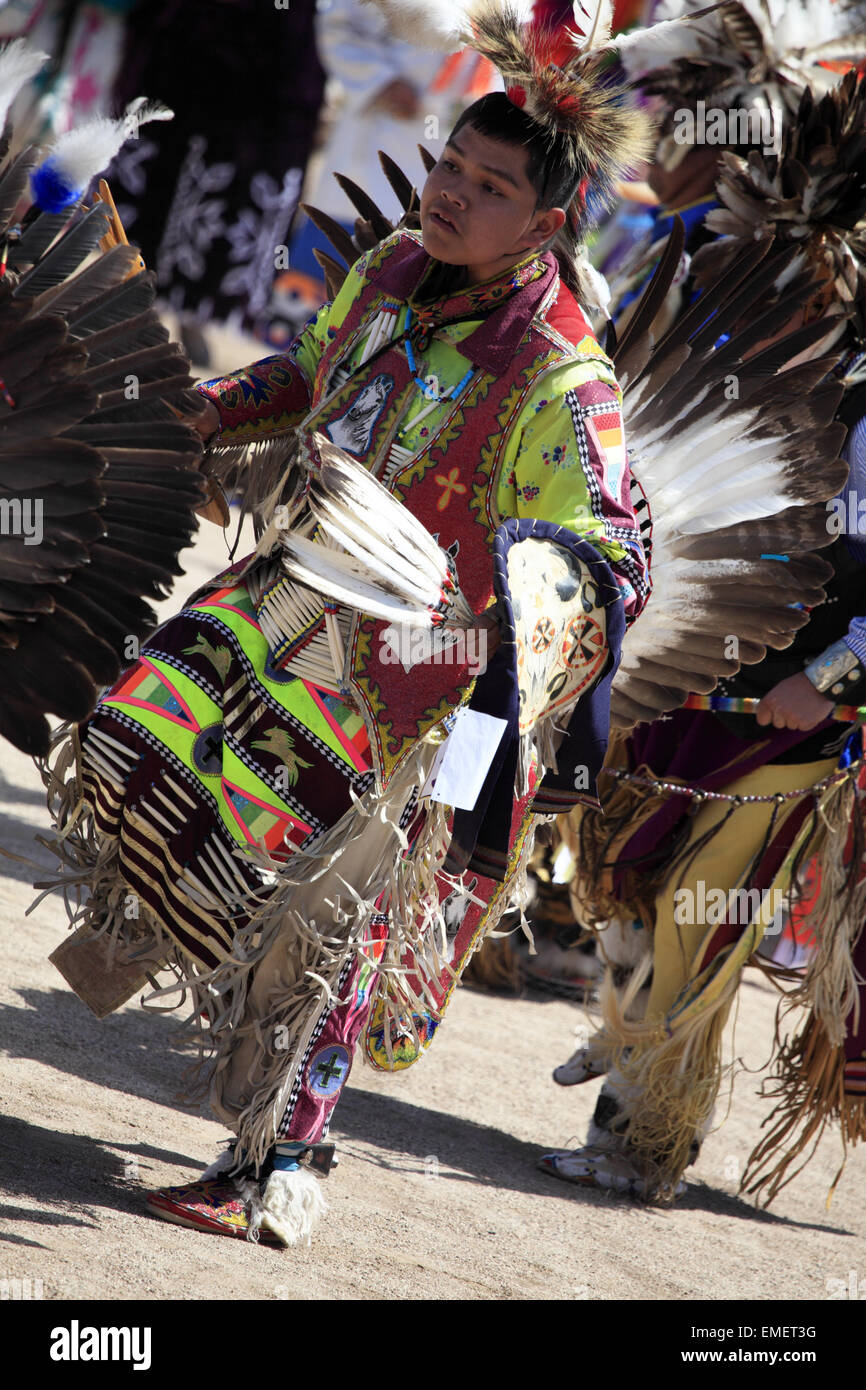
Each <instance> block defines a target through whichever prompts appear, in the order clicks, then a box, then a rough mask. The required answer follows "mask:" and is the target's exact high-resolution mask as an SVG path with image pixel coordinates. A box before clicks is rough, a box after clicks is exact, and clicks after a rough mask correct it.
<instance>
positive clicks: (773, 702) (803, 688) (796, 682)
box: [755, 671, 833, 731]
mask: <svg viewBox="0 0 866 1390" xmlns="http://www.w3.org/2000/svg"><path fill="white" fill-rule="evenodd" d="M832 709H833V702H832V700H827V699H825V697H824V696H823V695H822V694H821V693H820V691H818V690H816V689H815V687H814V685H813V684H812V682H811V681H810V680H809V677H808V676H806V675H804V674H803V672H802V671H798V672H797V674H796V676H788V677H787V679H785V680H783V681H779V684H778V685H774V686H773V688H772V690H768V691H767V693H766V695H765V696H764V698H763V700H761V702H760V704H759V705H758V708H757V710H756V711H755V718H756V719H757V721H758V723H759V724H762V725H766V724H772V725H773V728H774V729H801V730H804V731H805V730H806V729H814V728H815V727H816V725H818V724H821V723H823V721H824V720H825V719H826V718H827V716H828V715H829V714H830V713H831V711H832Z"/></svg>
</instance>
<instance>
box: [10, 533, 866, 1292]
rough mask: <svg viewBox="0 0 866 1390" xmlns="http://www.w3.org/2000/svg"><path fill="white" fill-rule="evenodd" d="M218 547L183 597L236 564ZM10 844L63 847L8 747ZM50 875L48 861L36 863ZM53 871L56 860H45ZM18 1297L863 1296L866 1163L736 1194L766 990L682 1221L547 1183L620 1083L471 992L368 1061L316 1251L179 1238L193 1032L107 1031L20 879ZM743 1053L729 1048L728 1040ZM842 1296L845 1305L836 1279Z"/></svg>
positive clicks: (743, 1016) (552, 1028) (556, 1005)
mask: <svg viewBox="0 0 866 1390" xmlns="http://www.w3.org/2000/svg"><path fill="white" fill-rule="evenodd" d="M224 554H225V546H224V543H223V540H222V538H221V536H220V534H219V532H218V531H217V530H216V529H215V528H213V527H210V526H207V527H206V528H205V531H204V534H203V535H202V537H201V538H200V540H199V542H198V544H197V546H196V547H195V548H194V549H193V550H192V551H191V552H188V553H187V555H186V557H185V558H186V564H187V571H188V573H187V576H186V578H185V579H184V580H182V581H181V582H180V585H179V588H178V590H177V593H176V595H175V597H174V598H173V599H172V600H170V602H169V604H168V605H166V609H165V611H166V612H170V611H171V610H172V608H174V607H176V606H178V599H179V598H182V597H183V595H184V594H186V593H188V592H190V590H191V589H192V588H193V587H194V586H195V585H197V584H198V583H200V582H201V580H202V579H203V578H205V577H206V576H207V575H208V574H210V573H214V572H215V571H216V570H217V569H219V568H220V567H221V565H222V564H223V563H224V560H223V556H224ZM0 769H2V770H0V839H2V843H3V845H4V846H5V847H6V848H7V849H9V850H11V851H12V852H13V853H17V854H21V855H28V854H33V853H34V845H33V839H32V836H33V833H34V832H35V831H38V830H39V829H40V828H45V827H46V824H47V822H46V815H45V811H44V808H43V800H42V793H41V787H40V783H39V779H38V777H37V775H36V773H35V770H34V768H33V767H32V765H31V764H30V763H29V762H28V760H27V759H26V758H24V757H23V756H21V755H19V754H17V753H16V752H14V751H13V750H11V749H10V748H9V747H8V746H7V745H2V747H0ZM36 850H37V852H38V853H39V854H40V855H41V856H42V857H43V860H45V852H44V851H42V850H40V849H39V847H38V846H37V847H36ZM46 862H47V861H46ZM0 870H2V873H3V875H4V876H3V878H2V881H0V936H2V958H3V971H2V977H3V978H2V985H0V1045H2V1054H3V1063H2V1069H3V1077H2V1091H3V1095H4V1103H3V1109H4V1111H5V1114H4V1115H3V1117H2V1119H0V1174H2V1176H0V1197H2V1206H0V1240H2V1242H3V1244H2V1249H0V1283H2V1281H3V1280H6V1279H14V1278H17V1279H30V1280H34V1281H35V1280H41V1281H42V1284H41V1288H42V1294H43V1296H44V1298H46V1299H58V1298H59V1299H63V1298H73V1299H81V1298H84V1299H106V1298H108V1299H115V1298H116V1299H135V1298H143V1299H210V1298H240V1299H285V1298H309V1299H322V1300H325V1299H327V1300H331V1299H334V1298H343V1299H352V1298H360V1299H382V1298H385V1299H397V1300H401V1299H404V1298H406V1297H412V1298H422V1299H423V1298H439V1299H443V1298H444V1299H463V1298H468V1299H484V1300H487V1299H494V1300H495V1299H536V1298H557V1299H597V1298H601V1299H643V1298H655V1299H698V1298H712V1299H717V1298H745V1299H754V1300H762V1299H784V1300H792V1301H798V1300H804V1299H819V1300H820V1299H825V1298H827V1296H828V1281H831V1280H843V1281H848V1280H849V1276H850V1274H851V1272H852V1271H854V1277H855V1278H856V1280H858V1281H859V1286H860V1287H866V1246H864V1236H866V1206H864V1203H863V1199H862V1194H863V1188H864V1180H866V1152H864V1151H858V1152H855V1153H853V1154H852V1156H851V1157H850V1159H849V1162H848V1167H847V1170H846V1172H845V1175H844V1177H843V1179H842V1182H841V1184H840V1187H839V1190H838V1191H837V1193H836V1196H835V1198H834V1201H833V1205H832V1207H831V1209H830V1211H829V1212H827V1211H826V1210H825V1197H826V1194H827V1189H828V1186H829V1184H830V1182H831V1180H832V1178H833V1175H834V1174H835V1172H836V1168H837V1166H838V1164H839V1161H840V1146H839V1142H838V1139H837V1137H836V1136H833V1137H831V1138H829V1139H825V1141H824V1143H823V1144H822V1146H821V1148H820V1150H819V1152H818V1155H817V1157H816V1158H815V1159H814V1160H813V1161H812V1163H811V1164H810V1165H809V1167H808V1169H807V1170H806V1171H805V1173H803V1174H802V1175H801V1177H800V1178H799V1179H797V1181H796V1182H795V1183H793V1184H792V1185H791V1186H790V1187H789V1188H787V1189H786V1191H785V1192H784V1193H783V1194H782V1196H781V1197H780V1198H779V1199H778V1200H777V1202H776V1203H775V1204H774V1206H773V1208H772V1210H771V1211H770V1212H769V1213H767V1212H759V1211H756V1210H755V1209H754V1207H752V1206H751V1205H750V1204H749V1203H747V1202H744V1201H742V1200H740V1199H739V1198H738V1197H737V1196H736V1195H735V1192H736V1187H737V1180H738V1176H739V1173H740V1171H741V1170H742V1168H743V1165H744V1164H745V1160H746V1157H747V1155H748V1153H749V1151H750V1149H751V1148H752V1146H753V1144H754V1142H755V1141H756V1139H757V1137H758V1134H759V1128H760V1124H761V1120H762V1118H763V1117H764V1115H765V1114H766V1113H767V1111H768V1110H769V1108H770V1105H769V1103H768V1102H766V1101H761V1100H760V1099H758V1098H757V1097H756V1094H755V1093H756V1089H757V1085H758V1083H759V1081H760V1078H761V1069H762V1067H763V1065H764V1063H765V1062H766V1060H767V1056H768V1053H769V1049H770V1042H771V1038H772V1025H773V1013H774V1008H775V998H776V996H775V994H774V993H773V992H772V991H771V990H770V988H769V987H768V986H767V985H766V984H765V983H764V982H763V981H761V980H760V979H757V978H755V977H750V978H749V980H748V982H747V983H746V984H745V986H744V988H743V989H742V991H741V1001H740V1008H739V1017H738V1019H737V1021H736V1034H735V1036H734V1038H733V1042H735V1046H736V1052H737V1054H738V1055H739V1056H740V1057H741V1058H742V1059H743V1061H744V1063H745V1065H746V1067H748V1068H750V1069H751V1073H752V1074H750V1075H742V1074H741V1075H740V1076H739V1077H738V1080H737V1083H736V1086H735V1090H734V1096H733V1104H732V1109H731V1113H730V1115H729V1116H728V1117H727V1118H725V1111H726V1109H727V1107H726V1104H724V1103H723V1104H722V1105H720V1109H719V1114H718V1117H717V1120H718V1125H719V1127H718V1129H717V1130H716V1131H715V1132H714V1133H713V1134H712V1135H711V1136H710V1138H709V1139H708V1140H707V1142H706V1144H705V1146H704V1150H703V1153H702V1155H701V1158H700V1161H699V1162H698V1164H697V1166H696V1167H695V1168H694V1169H692V1170H690V1177H691V1181H690V1183H689V1187H688V1191H687V1193H686V1195H685V1196H684V1197H683V1198H681V1199H680V1201H679V1203H678V1204H677V1206H676V1208H674V1209H672V1210H659V1209H653V1208H644V1207H640V1206H635V1205H633V1204H631V1203H630V1202H628V1201H627V1200H624V1199H620V1198H615V1197H609V1196H604V1195H602V1194H598V1193H592V1192H588V1191H585V1190H584V1189H581V1188H576V1187H571V1186H568V1185H566V1184H562V1183H559V1182H557V1181H555V1180H554V1179H552V1178H549V1177H547V1176H546V1175H545V1174H543V1173H541V1172H538V1171H537V1170H536V1168H535V1166H534V1165H535V1160H536V1157H537V1156H538V1154H539V1153H540V1152H542V1150H543V1148H544V1147H564V1146H566V1145H568V1143H569V1141H570V1140H572V1138H575V1142H579V1141H580V1140H581V1139H582V1137H583V1135H584V1134H585V1130H586V1125H587V1122H588V1120H589V1117H590V1115H591V1113H592V1109H593V1106H594V1104H595V1097H596V1092H597V1088H598V1085H599V1083H598V1082H594V1083H590V1084H589V1085H587V1086H584V1087H577V1088H573V1089H571V1090H563V1089H561V1088H559V1087H557V1086H555V1085H554V1084H553V1082H552V1081H551V1079H550V1072H551V1069H552V1067H553V1066H554V1065H555V1064H556V1063H558V1062H561V1061H564V1060H565V1058H566V1057H567V1056H568V1055H569V1053H570V1052H571V1051H572V1048H573V1035H574V1031H575V1029H576V1028H578V1027H580V1026H581V1024H582V1023H583V1022H584V1014H583V1012H582V1010H580V1009H578V1008H576V1007H574V1006H572V1005H570V1004H568V1003H565V1002H561V1001H555V1000H546V999H543V998H541V997H540V996H539V997H527V998H524V999H520V1000H511V999H505V998H496V997H493V996H487V995H482V994H478V993H475V992H472V991H470V990H460V991H458V993H457V996H456V998H455V1000H454V1002H453V1004H452V1006H451V1010H450V1014H449V1017H448V1019H447V1021H446V1023H445V1025H444V1027H443V1029H442V1030H441V1033H440V1035H439V1037H438V1038H437V1041H436V1045H435V1047H434V1048H433V1049H432V1051H431V1054H430V1055H429V1057H427V1058H426V1059H425V1060H424V1061H423V1062H421V1063H420V1064H419V1065H418V1066H417V1067H416V1068H414V1069H412V1070H410V1071H409V1072H408V1073H406V1074H404V1075H402V1076H398V1077H394V1078H387V1077H384V1076H381V1075H379V1074H377V1073H374V1072H372V1071H371V1070H369V1069H367V1068H365V1067H363V1066H362V1065H361V1064H360V1062H359V1063H358V1064H357V1066H356V1070H355V1071H354V1073H353V1076H352V1079H351V1082H350V1084H349V1085H348V1087H347V1091H346V1094H345V1096H344V1098H343V1100H342V1101H341V1103H340V1105H339V1107H338V1109H337V1111H336V1115H335V1123H334V1127H333V1133H334V1135H335V1137H336V1138H337V1141H338V1144H339V1149H340V1153H341V1158H342V1161H341V1163H340V1166H339V1168H338V1170H337V1171H336V1172H335V1173H334V1174H333V1176H332V1177H331V1178H330V1179H328V1185H327V1187H328V1197H329V1200H330V1204H331V1210H330V1214H329V1215H328V1216H327V1217H326V1219H325V1221H324V1223H323V1224H322V1226H321V1228H320V1231H319V1234H318V1236H317V1237H316V1239H315V1240H314V1244H313V1246H312V1247H311V1248H310V1249H309V1250H307V1249H302V1250H295V1251H285V1252H279V1251H274V1250H270V1249H264V1248H262V1249H259V1248H255V1247H253V1246H250V1245H247V1244H245V1243H243V1242H240V1241H230V1240H225V1239H218V1238H216V1237H213V1236H208V1235H204V1234H200V1233H197V1232H192V1231H185V1230H183V1229H181V1228H179V1227H176V1226H170V1225H167V1224H164V1223H163V1222H161V1221H157V1220H154V1219H152V1218H151V1217H149V1216H147V1215H146V1214H145V1211H144V1208H143V1203H142V1191H143V1190H144V1189H145V1188H147V1187H150V1186H155V1185H164V1184H168V1183H180V1182H183V1181H185V1180H188V1179H190V1178H192V1177H194V1176H196V1175H197V1174H198V1173H200V1172H201V1169H202V1168H203V1167H204V1166H205V1165H206V1164H207V1163H209V1162H210V1161H211V1159H212V1158H213V1157H214V1155H215V1152H216V1149H217V1147H218V1145H219V1141H220V1140H221V1139H222V1138H223V1136H224V1133H225V1131H224V1130H223V1129H222V1127H221V1126H220V1125H218V1124H216V1123H214V1122H213V1121H212V1120H210V1119H208V1118H206V1117H205V1116H204V1114H203V1113H198V1112H195V1111H191V1110H189V1109H184V1108H183V1107H181V1106H180V1105H178V1104H177V1103H176V1102H175V1100H174V1096H175V1094H176V1093H177V1092H178V1091H179V1090H180V1089H181V1088H182V1085H183V1072H184V1069H185V1067H187V1066H188V1065H189V1062H190V1060H191V1053H189V1052H185V1051H184V1050H182V1049H181V1050H179V1049H178V1048H177V1047H176V1046H175V1045H173V1042H172V1038H173V1034H174V1032H175V1029H176V1023H175V1022H174V1020H173V1019H172V1018H171V1017H166V1016H153V1015H145V1014H144V1013H143V1012H142V1011H141V1009H140V1008H138V1006H137V1005H135V1004H130V1005H127V1006H125V1007H124V1008H123V1009H121V1010H120V1011H119V1012H118V1013H116V1014H114V1015H113V1016H112V1017H111V1018H109V1019H107V1020H105V1021H104V1022H102V1023H100V1022H98V1021H97V1020H96V1019H94V1018H93V1017H92V1016H91V1015H90V1013H89V1012H88V1011H87V1009H86V1008H85V1007H84V1005H83V1004H81V1003H80V1002H79V1001H78V999H77V998H76V997H75V996H74V995H73V994H72V993H71V992H70V990H69V989H68V988H67V986H66V984H65V982H64V981H63V980H62V979H61V977H60V976H59V975H58V974H57V973H56V971H55V970H54V968H53V967H52V966H51V965H50V964H49V963H48V959H47V957H48V954H49V952H50V951H51V950H53V948H54V947H55V946H56V945H57V944H58V942H59V941H60V940H61V939H62V937H63V935H64V932H65V928H66V923H65V915H64V910H63V906H62V903H61V901H60V900H59V899H57V898H56V897H50V898H47V899H46V900H45V901H43V903H42V904H41V905H40V906H39V908H37V909H36V911H35V912H34V913H32V915H31V916H30V917H27V918H25V916H24V913H25V909H26V907H27V906H28V904H29V902H30V901H31V899H32V897H33V892H32V890H31V887H30V881H31V873H30V871H29V870H28V869H27V868H26V867H25V866H24V865H20V864H15V863H12V862H11V861H8V860H7V861H5V863H3V862H0ZM728 1046H729V1052H730V1049H731V1046H732V1035H731V1034H730V1032H729V1037H728ZM830 1287H831V1288H832V1287H833V1286H832V1285H830Z"/></svg>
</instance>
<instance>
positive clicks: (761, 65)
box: [621, 0, 866, 166]
mask: <svg viewBox="0 0 866 1390" xmlns="http://www.w3.org/2000/svg"><path fill="white" fill-rule="evenodd" d="M695 9H696V6H695V4H694V0H661V4H660V5H658V6H657V7H656V9H655V13H654V17H655V18H656V19H657V20H658V21H659V22H658V23H655V24H653V25H651V26H650V27H648V28H646V29H642V30H636V31H635V32H634V33H632V34H629V35H628V43H627V45H624V46H623V47H622V48H621V58H622V61H623V65H624V67H625V70H626V72H627V73H628V76H629V77H630V78H631V79H632V80H633V81H635V82H637V83H638V85H639V86H640V88H641V89H642V90H643V91H644V92H646V93H647V95H649V96H656V97H659V98H661V100H662V103H663V106H664V110H663V113H662V114H661V117H660V135H661V143H660V146H659V149H658V151H657V153H656V159H657V160H660V162H661V163H663V164H666V165H669V166H672V165H675V164H676V163H677V162H678V159H679V158H682V157H683V156H684V155H685V154H686V153H687V152H688V149H689V148H690V146H689V145H688V144H685V143H683V144H678V143H676V141H675V140H674V138H673V126H674V122H675V118H676V116H677V114H678V113H679V112H681V111H683V110H692V111H694V110H695V109H696V107H697V103H698V102H699V101H703V102H704V103H705V105H706V107H707V108H710V107H715V108H719V109H722V110H731V111H743V112H745V113H747V114H748V115H751V114H753V113H754V114H755V115H756V116H757V117H759V118H760V119H761V123H762V130H763V132H764V136H763V138H762V140H761V142H760V143H762V144H764V145H773V146H774V147H775V148H778V145H779V142H780V140H781V137H782V132H783V130H784V128H785V126H786V125H787V124H788V123H789V122H790V121H791V120H792V119H793V118H794V117H795V116H796V114H797V110H798V107H799V103H800V98H801V97H802V95H803V92H804V91H805V90H806V89H807V88H809V89H810V90H811V91H812V92H813V94H814V95H815V96H816V97H821V96H823V95H824V94H825V93H826V92H828V91H829V90H830V89H831V88H832V87H833V86H835V85H836V84H837V83H838V82H839V81H840V78H841V75H842V73H843V72H844V71H845V69H846V67H847V66H848V65H849V64H851V63H858V62H862V61H863V58H864V54H866V3H864V0H726V3H724V4H722V5H719V6H717V7H715V8H714V9H712V10H711V11H703V12H700V13H695ZM684 19H685V20H691V21H692V22H691V23H686V24H683V23H679V24H677V23H676V21H678V20H679V21H682V20H684ZM663 29H664V30H666V31H667V32H666V34H665V35H664V36H663V37H664V42H663V43H659V42H658V38H659V37H660V36H661V31H662V30H663ZM767 137H769V138H767ZM722 143H724V142H722ZM737 143H743V142H742V141H741V140H740V139H738V141H737ZM753 143H758V142H757V141H755V142H753Z"/></svg>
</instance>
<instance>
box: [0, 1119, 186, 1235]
mask: <svg viewBox="0 0 866 1390" xmlns="http://www.w3.org/2000/svg"><path fill="white" fill-rule="evenodd" d="M151 1163H171V1164H176V1165H177V1166H178V1167H185V1168H191V1169H193V1170H195V1169H196V1168H200V1167H201V1158H200V1157H198V1158H193V1157H191V1156H190V1155H189V1154H182V1153H175V1152H174V1151H172V1150H170V1149H160V1148H157V1147H155V1146H154V1145H153V1144H148V1143H145V1142H143V1141H136V1142H133V1143H117V1142H116V1141H115V1140H105V1141H102V1140H100V1139H99V1138H97V1137H95V1136H91V1135H87V1134H68V1133H60V1132H57V1131H55V1130H52V1129H46V1128H44V1127H43V1126H41V1125H35V1124H30V1123H29V1122H28V1121H27V1120H20V1119H17V1118H14V1117H12V1116H8V1115H3V1116H0V1166H2V1172H3V1179H2V1186H3V1194H4V1196H5V1197H6V1199H7V1201H6V1204H4V1205H0V1223H2V1228H0V1241H10V1242H12V1243H14V1244H16V1245H34V1246H41V1245H42V1242H41V1241H39V1240H36V1239H30V1238H29V1237H30V1236H31V1235H33V1236H37V1235H38V1234H39V1233H40V1232H39V1227H46V1226H47V1227H50V1226H82V1227H84V1226H89V1227H92V1228H96V1227H98V1225H99V1222H98V1220H97V1219H96V1218H95V1216H94V1214H93V1208H95V1207H110V1208H112V1209H113V1210H114V1211H124V1212H129V1213H131V1214H132V1215H140V1214H141V1185H142V1182H144V1183H146V1182H147V1179H148V1170H149V1168H150V1165H151ZM16 1198H26V1199H29V1200H30V1201H35V1202H39V1203H41V1204H42V1205H41V1206H40V1207H39V1208H38V1209H36V1210H34V1209H32V1208H22V1207H21V1206H19V1205H18V1203H17V1202H16ZM60 1203H62V1209H60V1206H59V1204H60ZM11 1222H14V1223H15V1224H16V1225H17V1226H19V1227H20V1226H21V1225H23V1226H24V1231H23V1232H22V1231H21V1230H20V1229H18V1230H10V1229H8V1227H9V1223H11Z"/></svg>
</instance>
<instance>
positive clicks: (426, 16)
mask: <svg viewBox="0 0 866 1390" xmlns="http://www.w3.org/2000/svg"><path fill="white" fill-rule="evenodd" d="M368 3H375V4H376V5H377V6H378V8H379V9H380V10H382V11H383V12H384V14H385V17H386V19H387V20H388V22H389V26H390V28H391V30H392V32H393V33H395V34H396V35H398V36H399V37H401V38H406V39H410V40H411V41H412V42H413V43H415V44H419V45H424V46H427V47H430V48H435V49H438V50H441V51H444V52H454V51H455V50H456V49H458V48H463V47H465V46H467V45H468V46H469V47H471V48H473V49H475V50H476V52H478V53H481V54H482V55H483V56H484V57H485V58H487V59H489V61H490V62H491V63H493V65H494V67H496V68H497V69H498V71H499V73H500V75H501V76H502V80H503V82H504V83H505V96H504V97H503V96H502V94H501V93H500V94H493V96H492V97H483V98H482V99H481V100H480V101H479V102H476V103H475V104H474V105H473V106H470V107H469V108H468V109H467V110H466V111H465V112H463V114H462V115H461V117H460V119H459V121H458V123H457V126H456V127H455V129H459V128H460V126H461V125H464V124H465V123H466V122H467V121H468V122H471V123H472V124H473V125H474V126H477V127H478V129H480V130H481V132H482V134H488V135H490V136H492V137H493V138H497V139H501V140H503V141H505V142H507V143H510V144H522V145H525V146H526V147H527V152H528V157H529V165H528V176H529V178H530V180H531V181H532V183H533V186H534V187H535V188H536V190H537V191H538V193H539V204H540V205H541V206H545V207H564V208H566V210H567V211H568V212H569V220H570V223H571V229H572V231H573V232H575V233H582V232H583V231H585V229H586V227H587V225H588V224H589V223H590V222H591V221H592V219H593V216H594V215H596V214H597V213H598V212H600V211H601V210H602V209H603V208H604V207H605V206H606V205H608V204H609V203H610V202H611V201H612V199H613V196H614V192H615V186H616V180H617V178H619V177H620V176H621V175H622V174H624V173H625V172H626V171H627V170H629V169H632V168H634V166H635V165H636V164H637V163H638V162H639V161H640V160H641V159H643V158H645V156H646V155H647V154H648V152H649V149H650V147H651V143H652V139H651V126H650V121H649V118H648V116H647V114H646V113H645V112H644V111H643V110H642V109H641V108H640V107H639V106H638V105H637V104H636V103H635V101H634V100H633V98H632V97H631V95H630V94H629V92H628V90H627V89H626V87H625V86H624V85H623V84H622V83H621V82H619V81H617V80H616V79H615V77H614V76H613V75H612V73H611V72H610V71H609V70H608V68H609V60H610V58H611V57H612V54H613V49H614V46H615V45H614V43H613V42H612V40H611V20H612V12H613V6H612V0H596V3H595V4H594V5H593V4H592V3H591V0H590V4H589V6H588V7H587V6H584V4H582V3H581V0H576V3H575V4H574V7H573V9H574V20H575V29H574V30H573V31H572V30H569V31H568V37H567V42H566V43H565V44H563V41H562V35H561V34H560V33H555V32H554V31H553V30H551V29H550V28H548V27H547V26H544V25H541V24H538V23H535V22H534V21H533V17H532V4H531V0H458V2H457V3H448V2H447V0H368Z"/></svg>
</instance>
